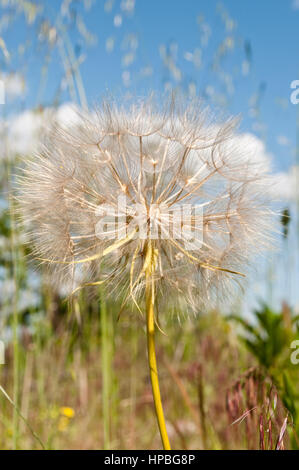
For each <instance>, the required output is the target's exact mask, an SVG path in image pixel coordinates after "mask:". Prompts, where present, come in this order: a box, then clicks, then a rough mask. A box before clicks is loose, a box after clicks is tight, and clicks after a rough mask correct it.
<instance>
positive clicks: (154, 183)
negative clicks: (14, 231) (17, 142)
mask: <svg viewBox="0 0 299 470" xmlns="http://www.w3.org/2000/svg"><path fill="white" fill-rule="evenodd" d="M236 126H237V121H236V120H235V119H228V120H226V121H224V122H220V123H219V122H218V123H215V121H214V120H213V119H212V118H211V115H210V111H209V110H208V109H204V108H203V107H202V105H201V104H200V103H199V102H197V101H196V100H194V99H193V100H192V103H191V104H186V103H184V102H182V101H180V100H179V99H177V98H172V99H170V100H169V101H168V102H167V103H166V104H165V103H164V104H163V105H161V104H157V103H155V100H154V98H153V97H150V98H148V99H146V100H137V101H135V102H134V103H131V104H123V105H122V106H118V105H117V104H116V103H115V102H109V101H105V102H103V103H102V104H101V106H100V107H99V108H98V109H97V110H96V111H95V112H89V113H87V112H85V113H82V114H81V115H80V116H79V117H78V119H77V120H76V125H74V126H72V127H71V128H69V129H66V128H65V127H64V128H58V129H56V130H55V131H54V132H51V133H50V135H49V136H48V137H47V139H46V140H45V141H44V143H43V147H42V149H41V151H40V153H39V154H38V155H37V156H35V157H34V158H32V159H30V160H29V161H28V162H27V163H26V165H25V168H24V171H23V174H22V175H21V176H20V178H19V183H18V184H19V202H20V212H21V216H22V220H23V222H24V224H25V226H26V229H27V232H28V239H29V241H30V243H31V247H32V250H33V255H34V256H35V257H36V258H37V259H38V260H40V262H44V263H45V264H46V265H47V266H48V267H49V268H50V271H51V275H52V279H53V281H54V282H56V284H58V285H61V283H69V284H70V285H72V286H73V287H74V286H75V287H77V286H84V285H89V284H95V283H97V282H102V281H105V282H107V283H108V284H109V285H110V287H109V289H107V291H108V292H110V293H111V294H112V295H114V296H115V295H119V296H121V297H122V298H124V299H125V300H129V299H131V300H133V302H134V303H135V305H137V306H138V305H139V299H140V298H141V297H142V296H143V294H144V289H145V270H146V268H147V266H146V263H147V262H148V261H147V258H146V253H147V250H148V246H149V245H150V246H151V249H152V255H151V256H152V257H151V272H152V278H153V280H154V283H155V288H156V293H157V298H158V299H159V298H160V299H161V301H162V300H163V299H164V300H165V301H166V302H167V304H168V305H170V304H171V303H173V304H174V305H176V306H177V307H179V308H183V305H184V306H186V305H189V306H191V308H193V309H194V310H197V309H198V308H201V307H202V306H203V305H206V306H207V305H212V304H213V303H214V302H215V301H216V300H217V299H218V300H219V299H221V298H225V295H228V296H231V293H232V289H234V286H236V287H237V288H238V286H239V284H241V283H242V275H241V274H243V273H246V270H247V267H248V265H250V263H251V262H252V259H254V256H255V255H257V254H258V253H259V252H262V251H264V250H266V249H267V247H268V245H269V243H270V240H271V235H272V225H271V210H270V202H269V198H268V196H267V191H266V188H267V187H268V186H269V181H268V171H269V168H268V167H267V165H266V164H265V162H262V161H258V159H257V158H256V156H255V153H254V151H252V149H250V148H248V147H247V146H246V145H244V141H242V138H241V136H240V135H239V134H238V132H237V129H236ZM186 208H187V209H186ZM194 208H195V209H194ZM186 210H187V212H188V210H189V213H188V214H187V215H188V217H186V214H185V212H184V211H186ZM199 222H200V223H199ZM115 227H117V228H118V232H117V236H116V235H115V231H114V229H115ZM190 234H191V235H190ZM184 308H185V307H184Z"/></svg>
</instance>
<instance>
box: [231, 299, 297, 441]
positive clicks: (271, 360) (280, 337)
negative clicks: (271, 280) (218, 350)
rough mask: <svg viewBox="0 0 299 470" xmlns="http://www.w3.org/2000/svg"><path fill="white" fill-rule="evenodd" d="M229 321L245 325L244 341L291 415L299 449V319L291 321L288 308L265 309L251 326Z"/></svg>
mask: <svg viewBox="0 0 299 470" xmlns="http://www.w3.org/2000/svg"><path fill="white" fill-rule="evenodd" d="M229 318H230V319H232V320H235V321H236V322H238V323H239V324H240V325H242V327H243V330H244V332H243V333H242V335H240V339H241V341H242V342H243V343H244V344H245V346H246V348H247V349H248V351H250V353H251V354H253V355H254V357H255V358H256V359H257V361H258V363H259V366H260V367H261V368H262V369H263V370H264V371H265V372H266V374H267V375H268V376H270V377H271V379H272V380H273V381H274V383H275V384H276V386H277V388H278V390H279V391H280V396H281V399H282V401H283V404H284V406H285V407H286V408H287V410H288V411H289V413H290V422H291V423H292V426H291V428H290V431H289V433H290V436H291V443H292V447H293V448H296V449H297V448H299V440H298V435H299V393H298V392H297V390H298V385H299V377H298V365H296V364H292V362H291V354H292V352H293V350H292V349H291V343H292V342H293V341H294V340H298V339H299V328H298V317H292V316H291V312H290V310H289V308H288V307H286V306H284V307H283V309H282V311H281V312H279V313H278V312H275V311H273V310H272V309H271V308H270V307H269V306H267V305H263V306H262V307H261V309H260V310H256V311H255V312H254V320H253V322H252V323H249V322H247V321H246V320H244V318H242V317H240V316H237V315H231V316H230V317H229Z"/></svg>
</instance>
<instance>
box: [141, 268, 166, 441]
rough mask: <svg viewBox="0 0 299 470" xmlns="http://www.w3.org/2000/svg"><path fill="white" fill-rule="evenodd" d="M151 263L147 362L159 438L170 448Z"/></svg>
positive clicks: (149, 271) (147, 311) (148, 292)
mask: <svg viewBox="0 0 299 470" xmlns="http://www.w3.org/2000/svg"><path fill="white" fill-rule="evenodd" d="M151 264H152V263H150V266H148V267H147V268H146V273H145V275H146V292H145V297H146V331H147V349H148V363H149V369H150V377H151V383H152V391H153V398H154V404H155V411H156V416H157V420H158V426H159V430H160V434H161V439H162V443H163V448H164V450H170V449H171V447H170V443H169V439H168V435H167V430H166V424H165V418H164V413H163V407H162V401H161V394H160V387H159V379H158V370H157V360H156V351H155V317H154V302H155V294H154V284H153V279H152V269H151Z"/></svg>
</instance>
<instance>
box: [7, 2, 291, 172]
mask: <svg viewBox="0 0 299 470" xmlns="http://www.w3.org/2000/svg"><path fill="white" fill-rule="evenodd" d="M128 1H129V3H130V0H114V2H113V1H112V0H97V1H94V2H91V4H92V5H91V7H90V9H89V10H87V11H86V10H85V9H84V8H83V5H81V4H83V1H81V2H74V5H75V6H76V9H77V11H78V12H79V14H82V17H83V20H84V23H85V25H86V28H87V29H88V31H89V32H90V33H91V34H92V35H96V36H97V40H96V42H95V43H94V44H93V45H90V46H88V47H87V46H86V44H84V41H83V39H82V36H80V34H78V31H77V30H76V29H75V28H74V27H71V28H70V39H71V41H72V43H73V46H74V49H75V53H76V54H77V56H78V57H81V56H83V55H84V57H85V58H84V62H83V63H82V65H81V73H82V78H83V83H84V88H85V92H86V95H87V99H88V102H89V103H90V104H92V103H94V102H95V101H97V100H98V99H99V98H100V97H101V96H102V95H103V93H105V92H106V91H107V90H109V91H110V92H112V93H114V94H119V93H124V92H125V91H130V92H133V93H137V94H141V95H142V94H146V93H148V91H150V90H163V88H164V87H165V85H167V83H168V82H169V83H170V85H171V86H181V87H183V88H184V87H185V88H186V87H187V86H188V84H190V83H191V84H193V86H194V87H195V89H196V92H197V94H200V95H204V96H205V94H206V89H207V87H211V86H212V87H213V88H214V89H215V90H216V92H217V93H218V90H221V87H222V86H223V84H221V83H219V79H218V76H217V73H214V72H212V69H211V68H212V63H213V58H214V56H215V52H216V51H217V48H218V46H219V44H220V43H221V41H222V40H224V39H225V38H230V37H232V38H233V40H234V46H233V49H232V50H231V51H230V53H229V54H228V56H227V57H225V58H224V60H223V63H222V65H223V70H224V71H225V73H226V74H228V75H233V85H234V91H233V92H232V93H231V94H228V101H227V103H226V105H225V107H224V108H225V112H226V113H233V114H239V113H241V115H242V117H243V122H242V130H245V131H250V132H254V133H256V134H257V135H259V136H261V137H262V138H263V139H265V141H266V144H267V148H268V150H269V151H270V152H272V153H273V155H274V167H275V169H277V170H282V169H286V168H287V167H289V166H290V165H292V164H293V162H294V158H295V156H294V149H295V137H296V113H297V112H298V107H297V106H295V105H292V104H291V103H290V100H289V97H290V92H291V90H290V83H291V82H292V81H293V80H295V79H299V60H298V59H299V57H298V44H299V28H298V24H299V4H298V2H296V0H295V1H294V0H262V1H258V0H242V1H241V0H222V2H221V5H222V7H220V6H219V5H220V2H218V1H217V0H209V1H206V0H163V1H161V0H151V1H148V0H136V2H135V8H134V12H133V14H131V15H130V14H128V12H126V11H125V10H124V3H126V2H128ZM41 3H42V4H43V6H44V12H43V13H41V15H40V18H43V15H45V16H49V17H50V18H51V21H52V22H54V21H55V19H56V18H57V15H58V13H59V11H60V8H61V3H62V2H61V1H60V0H51V2H50V1H46V0H44V1H43V2H41ZM87 3H88V2H87ZM133 3H134V2H133ZM296 5H297V6H298V9H295V8H294V6H296ZM2 11H3V12H4V9H3V8H2ZM221 12H222V13H221ZM223 12H226V13H223ZM221 14H222V16H223V15H227V18H228V19H232V20H233V27H232V29H231V30H230V29H229V28H228V29H226V26H225V23H224V21H223V20H221ZM199 17H201V18H202V19H201V23H200V24H199V21H198V18H199ZM39 21H40V20H39V19H37V21H36V24H37V25H38V24H39ZM63 21H65V22H66V23H70V20H69V19H68V18H67V15H66V16H64V20H63ZM120 22H121V24H119V23H120ZM200 25H201V26H200ZM202 25H205V27H208V29H209V30H210V35H209V41H208V44H207V45H205V46H204V47H202V44H201V35H202V31H201V30H200V27H202ZM129 35H133V36H134V37H135V38H137V41H138V47H137V49H136V51H135V58H134V61H133V63H131V64H129V65H128V66H126V65H124V64H122V60H123V58H124V56H125V55H126V54H128V53H129V52H130V51H131V52H132V48H130V47H127V49H126V45H125V44H124V42H125V41H126V38H127V39H128V36H129ZM3 37H4V39H5V41H6V44H7V47H8V49H9V50H10V51H11V52H12V54H11V56H12V60H11V63H10V69H11V70H14V69H15V70H20V69H21V70H22V71H23V72H24V74H25V75H26V82H27V85H26V90H27V91H26V96H25V99H23V100H22V103H20V106H22V107H32V106H35V105H36V104H39V103H38V101H39V100H40V101H41V103H42V104H50V103H52V102H53V99H54V97H55V93H56V92H57V87H58V83H59V82H60V81H61V77H62V74H63V68H62V66H61V61H60V60H59V56H58V52H57V49H55V50H54V52H53V53H52V56H51V63H50V66H49V70H48V78H47V82H46V84H45V87H44V90H43V93H42V94H38V90H40V82H41V74H40V70H41V66H42V65H43V64H44V58H45V50H44V49H43V48H42V47H41V46H40V45H38V41H37V40H36V37H37V33H36V27H35V26H34V27H33V28H31V29H29V28H28V27H27V26H26V23H25V21H24V18H23V16H20V17H19V18H18V19H17V20H16V21H15V23H14V25H13V27H11V28H10V29H8V30H7V31H5V32H4V33H3ZM26 40H27V41H28V40H29V41H32V44H33V45H34V47H35V48H36V49H35V50H34V52H32V51H33V49H31V52H30V53H29V54H27V55H26V54H25V55H24V58H23V59H20V58H19V57H18V55H17V54H16V50H17V46H19V45H20V44H24V43H25V41H26ZM107 41H108V42H107ZM109 41H110V43H111V41H112V42H113V41H114V47H113V50H112V51H110V52H108V51H107V43H109ZM127 42H128V40H127ZM245 44H247V56H246V52H245ZM163 46H164V48H165V50H166V51H167V50H168V51H169V50H172V51H173V54H174V56H175V64H176V66H177V67H178V70H179V72H180V73H181V78H180V80H176V79H173V78H170V79H169V73H167V70H166V69H165V67H164V66H163V61H162V59H161V47H162V48H163ZM248 47H249V49H250V51H249V53H248ZM133 48H134V45H133ZM196 49H200V50H201V65H200V67H195V66H194V64H193V63H192V62H191V61H190V60H188V58H187V59H186V57H188V54H189V55H190V53H192V52H193V51H194V50H196ZM29 50H30V49H29ZM186 54H187V55H186ZM248 54H249V61H250V70H249V73H248V75H246V76H244V75H242V72H241V67H242V64H243V62H244V60H246V57H247V59H248ZM0 66H1V63H0ZM149 68H150V69H151V74H150V75H149V76H143V75H142V73H144V71H146V70H149ZM126 76H127V77H128V76H129V78H130V80H129V86H125V85H124V77H126ZM259 93H260V98H259V97H258V96H259ZM254 99H256V100H258V102H259V100H260V106H259V114H258V115H256V114H254V113H255V111H254V110H253V109H252V108H253V105H252V103H254ZM60 100H61V101H69V100H70V97H69V95H68V93H67V92H64V93H63V94H62V95H61V96H60ZM213 106H215V103H214V104H213ZM216 106H217V107H218V104H216ZM250 109H251V111H250ZM278 141H279V142H280V144H279V143H278ZM282 143H283V144H284V145H281V144H282Z"/></svg>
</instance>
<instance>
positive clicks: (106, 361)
mask: <svg viewBox="0 0 299 470" xmlns="http://www.w3.org/2000/svg"><path fill="white" fill-rule="evenodd" d="M100 300H101V338H102V383H103V385H102V412H103V429H104V449H105V450H109V449H110V383H111V381H110V366H111V364H110V338H109V336H110V335H109V325H108V317H107V308H106V301H105V293H104V290H103V287H102V286H101V287H100Z"/></svg>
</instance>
